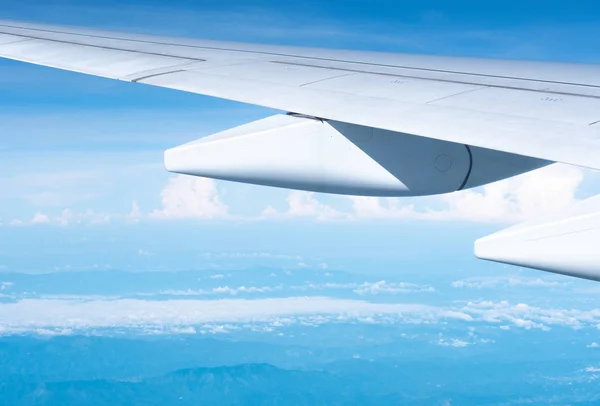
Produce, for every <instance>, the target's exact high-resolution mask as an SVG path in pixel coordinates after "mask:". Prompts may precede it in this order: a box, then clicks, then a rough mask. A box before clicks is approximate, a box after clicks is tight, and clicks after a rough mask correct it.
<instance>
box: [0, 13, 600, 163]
mask: <svg viewBox="0 0 600 406" xmlns="http://www.w3.org/2000/svg"><path fill="white" fill-rule="evenodd" d="M0 57H4V58H10V59H15V60H19V61H24V62H29V63H34V64H39V65H44V66H49V67H53V68H59V69H66V70H71V71H75V72H80V73H85V74H90V75H95V76H103V77H107V78H112V79H118V80H124V81H130V82H138V83H145V84H149V85H154V86H161V87H166V88H171V89H178V90H183V91H186V92H192V93H198V94H203V95H209V96H215V97H220V98H224V99H230V100H235V101H239V102H244V103H250V104H256V105H260V106H266V107H270V108H275V109H279V110H284V111H290V112H295V113H301V114H305V115H310V116H315V117H322V118H327V119H330V120H337V121H340V122H345V123H352V124H356V125H361V126H367V127H374V128H378V129H383V130H389V131H394V132H401V133H406V134H412V135H418V136H422V137H428V138H433V139H438V140H444V141H450V142H453V143H460V144H467V145H472V146H477V147H483V148H488V149H492V150H497V151H504V152H508V153H512V154H519V155H525V156H530V157H535V158H540V159H544V160H549V161H556V162H564V163H568V164H573V165H579V166H584V167H590V168H594V169H600V159H599V158H600V67H598V66H595V65H577V64H564V63H545V62H523V61H504V60H485V59H474V58H452V57H439V56H415V55H397V54H385V53H373V52H356V51H341V50H322V49H308V48H296V47H284V46H267V45H252V44H239V43H228V42H218V41H203V40H193V39H174V38H162V37H154V36H145V35H134V34H123V33H113V32H104V31H96V30H87V29H75V28H64V27H55V26H47V25H39V24H26V23H19V22H11V21H4V20H0Z"/></svg>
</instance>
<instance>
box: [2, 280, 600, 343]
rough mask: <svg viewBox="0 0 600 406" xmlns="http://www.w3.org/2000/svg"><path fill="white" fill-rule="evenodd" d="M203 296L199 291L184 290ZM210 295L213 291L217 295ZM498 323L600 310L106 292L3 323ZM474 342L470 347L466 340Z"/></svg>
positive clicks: (30, 302)
mask: <svg viewBox="0 0 600 406" xmlns="http://www.w3.org/2000/svg"><path fill="white" fill-rule="evenodd" d="M275 288H276V287H240V288H230V287H227V286H225V287H220V288H216V289H215V290H214V291H215V292H217V290H218V291H219V293H222V294H231V295H235V294H237V293H239V292H242V291H245V292H259V291H265V289H266V290H273V289H275ZM176 293H177V294H182V293H183V294H189V295H195V294H197V293H198V291H195V292H194V291H189V292H187V291H184V292H176ZM209 294H210V293H209ZM450 320H452V321H454V322H463V323H468V326H467V327H474V326H475V325H476V324H482V325H490V324H491V325H496V326H497V327H499V328H500V329H502V330H506V329H509V328H511V327H512V328H518V329H525V330H530V329H537V330H542V331H548V330H550V328H552V327H555V326H560V327H568V328H574V329H578V328H596V326H597V325H598V324H600V309H592V310H576V309H561V308H549V309H544V308H539V307H535V306H529V305H527V304H516V305H513V304H510V303H508V302H504V301H502V302H469V303H466V304H464V305H450V306H429V305H420V304H402V303H393V304H392V303H371V302H367V301H361V300H348V299H334V298H327V297H288V298H269V299H255V300H249V299H218V300H199V299H191V298H190V299H176V300H175V299H174V300H161V301H152V300H140V299H118V298H98V297H56V298H39V299H24V300H20V301H18V302H11V303H0V325H1V326H3V327H4V328H5V330H6V331H9V330H10V331H14V330H15V329H21V330H23V329H26V330H28V331H32V330H34V329H39V328H46V329H56V328H65V329H83V328H89V327H135V328H142V327H143V328H148V327H152V326H155V327H160V328H163V327H169V326H178V327H186V326H197V325H201V324H206V323H217V324H223V323H247V324H248V325H254V326H256V324H257V323H264V322H268V323H271V325H273V326H281V325H290V324H297V323H300V324H304V325H319V324H325V323H346V322H353V323H368V324H374V323H377V324H398V323H400V324H424V323H425V324H435V323H444V324H445V323H447V322H448V321H450ZM469 331H470V333H469V337H470V338H469V342H467V341H465V340H462V339H445V338H443V337H442V340H441V341H440V342H438V344H440V345H448V346H455V347H461V346H465V345H467V344H472V343H476V342H477V343H484V342H491V341H490V340H487V339H479V338H477V337H476V336H475V335H474V334H471V333H472V332H473V330H469ZM465 343H467V344H465Z"/></svg>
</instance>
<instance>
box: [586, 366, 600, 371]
mask: <svg viewBox="0 0 600 406" xmlns="http://www.w3.org/2000/svg"><path fill="white" fill-rule="evenodd" d="M585 372H600V368H597V367H587V368H586V369H585Z"/></svg>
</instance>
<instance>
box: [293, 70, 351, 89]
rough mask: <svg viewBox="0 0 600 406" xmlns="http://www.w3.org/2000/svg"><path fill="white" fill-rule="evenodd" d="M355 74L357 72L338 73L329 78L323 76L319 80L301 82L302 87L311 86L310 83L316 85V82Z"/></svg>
mask: <svg viewBox="0 0 600 406" xmlns="http://www.w3.org/2000/svg"><path fill="white" fill-rule="evenodd" d="M332 70H333V69H332ZM354 74H355V73H352V72H350V73H344V74H341V75H337V76H332V77H329V78H323V79H319V80H313V81H312V82H308V83H303V84H301V85H300V87H302V86H310V85H314V84H315V83H319V82H324V81H326V80H331V79H337V78H341V77H344V76H350V75H354Z"/></svg>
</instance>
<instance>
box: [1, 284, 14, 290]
mask: <svg viewBox="0 0 600 406" xmlns="http://www.w3.org/2000/svg"><path fill="white" fill-rule="evenodd" d="M13 285H14V284H13V282H0V290H8V289H9V288H10V287H11V286H13Z"/></svg>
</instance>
